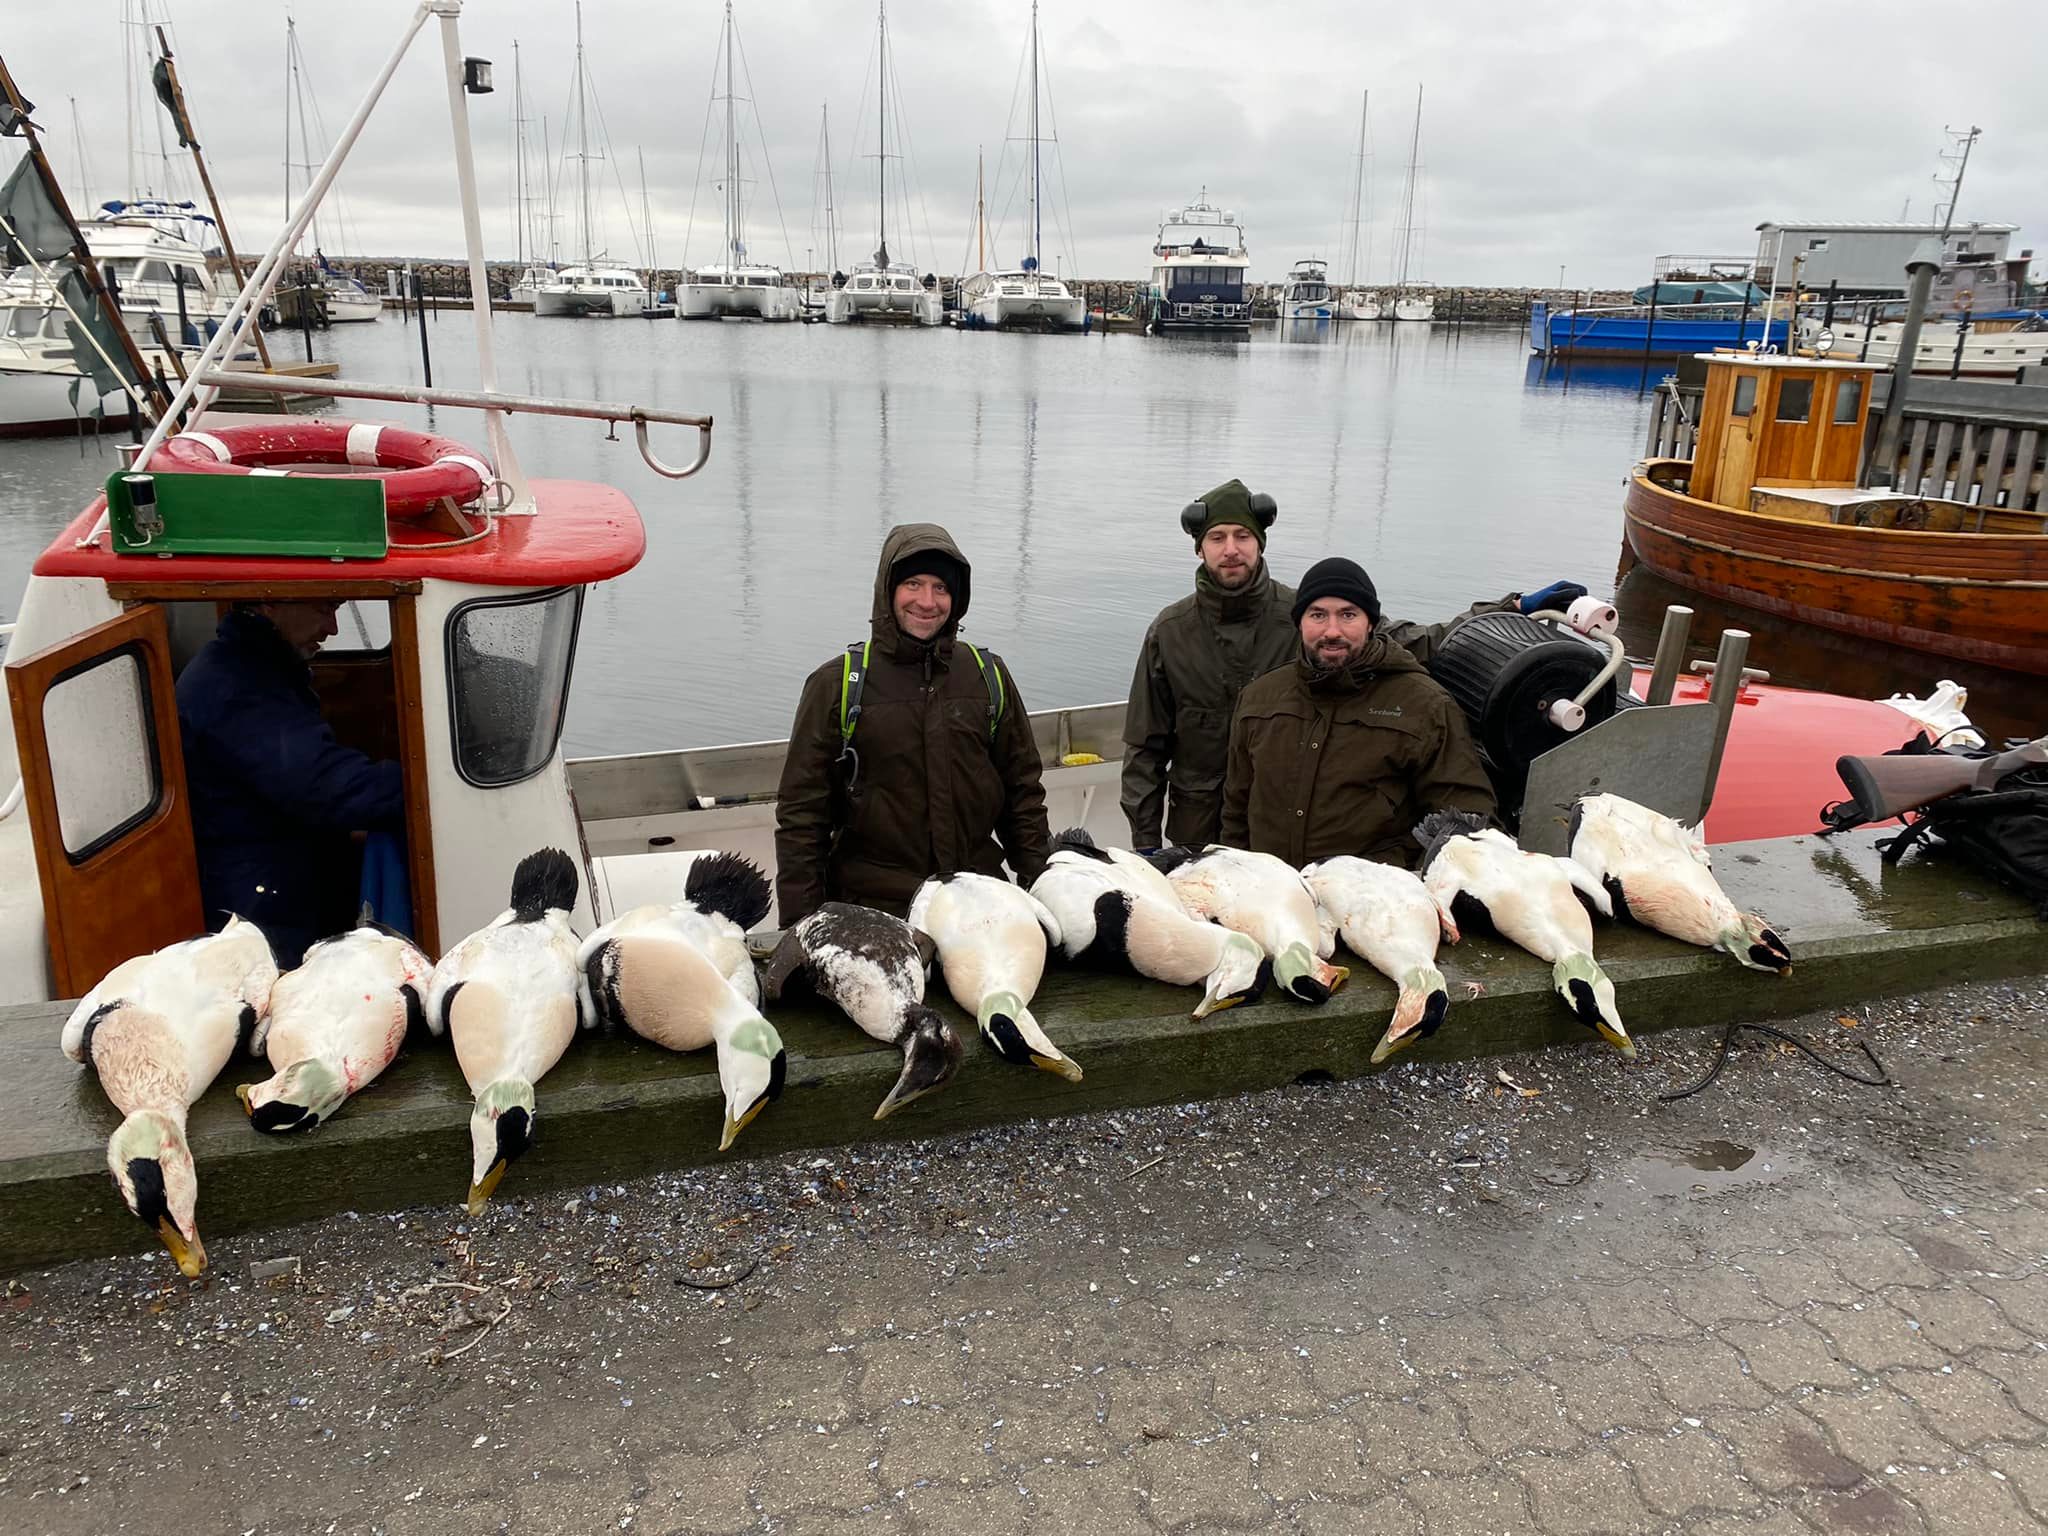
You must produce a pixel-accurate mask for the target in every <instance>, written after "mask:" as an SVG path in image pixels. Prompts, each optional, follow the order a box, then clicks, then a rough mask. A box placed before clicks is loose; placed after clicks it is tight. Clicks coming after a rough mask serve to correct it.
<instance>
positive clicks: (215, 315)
mask: <svg viewBox="0 0 2048 1536" xmlns="http://www.w3.org/2000/svg"><path fill="white" fill-rule="evenodd" d="M207 222H208V223H209V224H210V223H211V222H212V221H211V220H208V221H207ZM80 228H81V229H82V230H83V231H84V234H85V246H86V249H87V250H88V251H89V252H91V254H92V258H93V260H94V261H96V262H97V263H98V264H99V268H100V271H101V272H102V273H104V274H105V276H106V279H107V283H108V285H109V286H110V287H111V288H112V289H113V290H114V291H115V293H116V294H117V295H118V297H119V301H120V308H121V318H122V320H123V321H124V322H125V323H126V324H127V326H128V329H129V330H130V331H131V332H133V333H134V334H135V335H136V336H137V337H141V338H145V339H146V338H147V337H148V336H149V335H150V334H151V333H150V317H151V316H153V315H154V316H160V317H162V320H163V324H164V330H165V333H166V334H167V335H169V336H170V337H171V338H172V339H173V340H180V339H182V340H184V341H187V342H199V341H204V340H205V339H206V328H207V323H208V322H209V321H218V320H220V319H221V318H222V317H224V316H225V315H226V314H227V311H228V303H229V301H230V300H231V299H232V298H233V297H234V290H233V289H232V288H223V287H222V283H223V282H224V281H227V280H228V279H227V278H226V275H225V274H226V269H225V268H224V267H222V268H219V269H218V270H217V269H216V268H215V266H214V264H213V263H212V262H210V261H209V260H208V259H207V256H206V253H205V252H204V251H202V250H201V249H200V248H199V247H198V246H196V245H194V244H193V243H192V242H191V241H190V240H187V239H185V238H183V237H182V236H180V235H176V234H171V233H169V232H167V231H165V230H164V229H162V228H160V227H159V226H158V225H157V224H156V223H154V222H153V221H151V220H150V219H147V218H142V217H130V216H127V215H125V214H124V215H118V216H115V217H112V218H108V219H95V220H92V221H90V222H88V223H85V224H82V225H81V226H80ZM52 302H53V299H52V295H51V292H50V286H49V284H48V283H46V282H44V281H43V280H42V279H41V278H40V277H38V276H37V275H36V274H35V271H34V270H33V269H32V268H30V267H17V268H16V269H15V270H14V271H13V272H12V273H11V274H9V275H8V276H7V277H6V278H4V279H0V311H4V310H10V309H13V308H16V307H20V306H26V307H28V308H31V309H34V310H38V311H41V310H47V309H49V308H50V307H51V305H52ZM181 315H182V317H183V321H184V328H185V332H186V334H185V335H184V336H183V337H182V338H181V337H180V335H179V321H180V316H181ZM12 330H13V326H12V325H11V324H0V331H12ZM60 330H61V327H60Z"/></svg>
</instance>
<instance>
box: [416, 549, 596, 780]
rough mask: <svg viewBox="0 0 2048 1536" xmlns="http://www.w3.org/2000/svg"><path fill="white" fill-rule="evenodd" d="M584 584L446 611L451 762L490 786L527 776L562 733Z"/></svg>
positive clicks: (547, 756) (538, 767)
mask: <svg viewBox="0 0 2048 1536" xmlns="http://www.w3.org/2000/svg"><path fill="white" fill-rule="evenodd" d="M582 612H583V589H582V588H581V587H557V588H556V589H555V590H554V591H552V592H522V593H520V594H518V595H517V596H514V597H483V598H477V599H476V600H474V601H473V602H467V603H464V604H462V606H461V607H459V608H457V609H456V610H455V611H454V612H453V613H451V614H449V615H448V631H447V639H448V708H449V713H450V716H451V718H452V723H453V726H454V736H455V768H456V771H457V772H458V773H460V774H461V775H462V777H463V778H464V779H465V780H466V781H467V782H469V783H471V784H475V785H477V786H479V787H480V788H485V789H491V788H496V787H498V786H500V785H505V784H517V783H519V782H520V781H521V780H522V779H530V778H532V777H533V775H535V774H536V773H538V772H540V770H541V769H542V768H544V767H546V766H547V763H548V760H549V759H550V758H552V757H553V756H554V753H555V745H556V743H557V742H559V741H560V740H561V737H562V719H563V716H564V715H565V714H566V712H567V710H568V704H569V674H570V669H571V667H572V666H573V664H574V662H575V659H576V627H577V621H578V620H579V619H580V617H581V616H582Z"/></svg>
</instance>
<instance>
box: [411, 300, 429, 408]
mask: <svg viewBox="0 0 2048 1536" xmlns="http://www.w3.org/2000/svg"><path fill="white" fill-rule="evenodd" d="M412 299H413V306H414V308H416V309H418V310H419V312H420V367H421V369H422V370H424V372H425V373H426V376H427V388H429V389H432V388H433V387H434V354H433V353H432V352H430V351H428V350H427V289H426V279H425V278H423V277H422V276H421V275H420V274H419V273H417V272H415V273H413V275H412Z"/></svg>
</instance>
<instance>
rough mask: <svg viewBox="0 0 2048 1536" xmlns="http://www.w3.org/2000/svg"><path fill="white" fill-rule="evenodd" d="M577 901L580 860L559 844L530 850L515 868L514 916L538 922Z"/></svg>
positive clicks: (520, 919)
mask: <svg viewBox="0 0 2048 1536" xmlns="http://www.w3.org/2000/svg"><path fill="white" fill-rule="evenodd" d="M575 905H576V862H575V860H573V859H571V858H570V857H569V855H567V854H566V853H564V852H562V850H561V849H559V848H542V849H540V850H539V851H537V852H535V853H529V854H528V855H527V856H526V857H525V858H523V859H521V860H520V861H519V867H518V868H517V869H515V870H513V871H512V919H513V921H514V922H520V923H537V922H539V921H540V920H541V918H542V917H544V916H546V915H547V914H548V913H549V912H567V911H568V910H569V909H570V908H572V907H574V906H575Z"/></svg>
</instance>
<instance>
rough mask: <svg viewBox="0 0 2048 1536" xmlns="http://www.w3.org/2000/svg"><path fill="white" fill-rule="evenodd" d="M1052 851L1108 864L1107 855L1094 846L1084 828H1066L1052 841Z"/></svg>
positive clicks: (1092, 839) (1092, 840) (1093, 840)
mask: <svg viewBox="0 0 2048 1536" xmlns="http://www.w3.org/2000/svg"><path fill="white" fill-rule="evenodd" d="M1052 851H1053V852H1054V853H1060V852H1062V851H1064V852H1067V853H1078V854H1080V855H1082V856H1083V857H1084V858H1090V859H1100V860H1101V861H1102V862H1104V863H1105V864H1106V863H1108V862H1109V855H1108V854H1106V853H1104V852H1103V851H1102V850H1101V849H1100V848H1099V847H1097V846H1096V843H1095V839H1094V838H1092V837H1090V836H1089V835H1088V829H1087V828H1086V827H1069V828H1067V829H1066V831H1064V832H1062V833H1061V834H1060V835H1059V836H1058V837H1056V838H1054V839H1053V840H1052Z"/></svg>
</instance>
